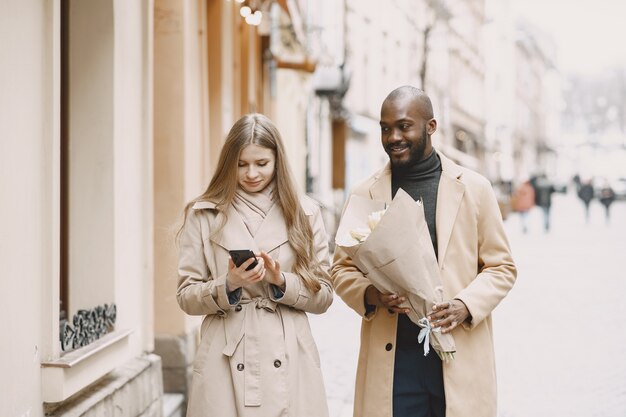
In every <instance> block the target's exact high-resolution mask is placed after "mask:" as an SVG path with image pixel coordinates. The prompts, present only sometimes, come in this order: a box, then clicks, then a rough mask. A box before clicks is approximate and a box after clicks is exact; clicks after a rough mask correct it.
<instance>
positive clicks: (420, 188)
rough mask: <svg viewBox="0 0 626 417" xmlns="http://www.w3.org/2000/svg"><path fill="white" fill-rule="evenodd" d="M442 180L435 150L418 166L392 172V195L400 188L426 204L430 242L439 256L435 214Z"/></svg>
mask: <svg viewBox="0 0 626 417" xmlns="http://www.w3.org/2000/svg"><path fill="white" fill-rule="evenodd" d="M439 178H441V161H440V160H439V156H438V155H437V152H435V150H434V149H433V150H432V152H431V153H430V155H428V156H427V157H426V159H424V160H422V161H420V162H418V163H417V164H415V165H413V166H410V167H406V168H403V169H402V170H399V169H394V168H393V167H392V170H391V195H392V197H393V196H395V195H396V192H398V189H399V188H402V189H403V190H404V191H406V192H407V193H408V194H409V195H410V196H411V197H413V199H414V200H416V201H417V200H422V201H423V203H424V215H425V217H426V224H427V225H428V231H429V232H430V240H432V242H433V247H434V248H435V256H436V255H437V230H436V229H435V213H436V211H437V190H438V189H439Z"/></svg>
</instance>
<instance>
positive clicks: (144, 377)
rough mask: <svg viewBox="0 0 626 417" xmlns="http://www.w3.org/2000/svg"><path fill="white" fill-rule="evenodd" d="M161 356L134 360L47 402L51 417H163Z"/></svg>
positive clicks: (152, 355) (46, 407)
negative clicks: (62, 397)
mask: <svg viewBox="0 0 626 417" xmlns="http://www.w3.org/2000/svg"><path fill="white" fill-rule="evenodd" d="M162 399H163V381H162V374H161V358H160V357H158V356H157V355H154V354H148V355H145V356H141V357H138V358H134V359H131V360H130V361H128V362H126V363H125V364H124V365H122V366H120V367H118V368H116V369H115V370H113V371H111V372H110V373H108V374H107V375H105V376H104V377H102V378H101V379H99V380H98V381H97V382H95V383H94V384H92V385H90V386H88V387H87V388H85V389H84V390H82V391H80V392H79V393H77V394H76V395H74V396H72V397H70V398H69V399H67V400H66V401H63V402H62V403H46V404H44V408H45V414H46V416H49V417H58V416H63V417H74V416H76V417H78V416H81V417H82V416H84V417H96V416H102V415H108V416H115V417H136V416H146V417H161V416H162V413H163V405H162Z"/></svg>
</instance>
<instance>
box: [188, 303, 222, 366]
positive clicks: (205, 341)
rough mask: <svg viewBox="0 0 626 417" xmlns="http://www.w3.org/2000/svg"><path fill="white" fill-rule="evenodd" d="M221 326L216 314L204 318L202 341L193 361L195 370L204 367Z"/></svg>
mask: <svg viewBox="0 0 626 417" xmlns="http://www.w3.org/2000/svg"><path fill="white" fill-rule="evenodd" d="M218 327H219V321H216V317H215V315H209V316H206V317H205V318H204V320H202V325H201V326H200V343H199V344H198V348H197V350H196V356H195V358H194V361H193V371H194V372H200V371H201V370H202V368H203V367H204V363H205V362H206V358H207V356H208V355H209V350H210V349H211V345H212V344H213V342H214V340H215V333H216V332H217V328H218Z"/></svg>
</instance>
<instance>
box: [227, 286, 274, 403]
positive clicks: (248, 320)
mask: <svg viewBox="0 0 626 417" xmlns="http://www.w3.org/2000/svg"><path fill="white" fill-rule="evenodd" d="M240 304H243V305H244V306H243V307H244V308H243V309H242V311H240V312H237V313H234V314H230V317H229V318H228V319H227V320H225V323H224V327H225V331H226V346H225V347H224V350H222V353H223V354H224V355H226V356H228V357H232V356H233V355H234V354H235V351H236V350H237V346H239V343H240V342H241V341H242V340H243V339H244V336H245V344H246V348H245V349H244V358H243V363H244V405H245V406H247V407H258V406H260V405H261V361H260V357H259V356H260V353H261V349H260V343H261V342H260V334H259V333H260V331H261V323H260V317H259V310H261V309H263V310H265V311H267V312H270V313H275V312H276V302H275V301H272V300H271V299H269V298H261V297H256V298H253V299H242V300H241V301H240ZM248 304H252V305H248ZM253 307H254V308H253Z"/></svg>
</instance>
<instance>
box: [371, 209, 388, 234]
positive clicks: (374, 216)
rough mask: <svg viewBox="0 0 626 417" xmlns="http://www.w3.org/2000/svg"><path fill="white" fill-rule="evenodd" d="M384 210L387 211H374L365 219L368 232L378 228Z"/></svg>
mask: <svg viewBox="0 0 626 417" xmlns="http://www.w3.org/2000/svg"><path fill="white" fill-rule="evenodd" d="M386 210H387V209H384V210H379V211H375V212H373V213H371V214H370V215H369V216H368V217H367V225H368V227H369V228H370V230H374V228H375V227H376V226H378V223H379V222H380V219H382V218H383V215H384V214H385V211H386Z"/></svg>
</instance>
